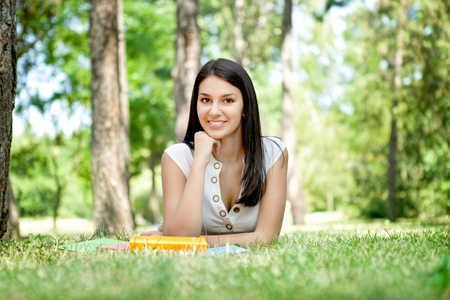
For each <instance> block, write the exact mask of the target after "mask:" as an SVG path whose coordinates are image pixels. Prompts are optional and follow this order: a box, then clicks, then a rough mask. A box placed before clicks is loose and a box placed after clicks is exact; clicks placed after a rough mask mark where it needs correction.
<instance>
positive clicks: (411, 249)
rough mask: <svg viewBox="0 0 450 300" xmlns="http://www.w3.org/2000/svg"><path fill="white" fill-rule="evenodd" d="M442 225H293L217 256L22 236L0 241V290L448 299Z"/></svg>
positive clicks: (449, 277) (62, 294)
mask: <svg viewBox="0 0 450 300" xmlns="http://www.w3.org/2000/svg"><path fill="white" fill-rule="evenodd" d="M449 231H450V226H448V225H444V226H426V227H423V226H420V225H387V226H384V225H382V226H380V225H376V226H375V225H364V226H362V227H361V226H360V227H358V228H356V227H355V228H349V227H345V228H344V229H336V228H335V227H328V228H327V227H324V228H323V229H322V230H319V231H317V230H308V228H306V227H299V228H297V230H293V231H290V232H289V233H285V234H283V235H282V236H281V237H280V238H279V239H277V240H275V241H273V242H272V243H271V244H270V245H265V246H261V245H256V246H253V247H251V248H250V252H247V253H239V254H231V255H217V256H209V255H201V254H198V253H174V252H158V251H144V252H141V253H133V252H125V251H124V252H119V251H107V252H104V251H101V252H91V253H77V252H70V251H66V250H58V249H57V245H58V244H60V243H67V242H74V241H81V240H86V239H89V238H90V237H85V236H78V237H73V238H67V237H60V238H58V239H55V238H52V237H40V236H30V238H29V239H28V240H25V241H20V242H15V241H9V242H2V243H0V299H251V300H256V299H450V282H449V281H450V237H449ZM97 237H98V236H96V237H95V238H97ZM119 238H121V239H124V238H126V237H122V236H119Z"/></svg>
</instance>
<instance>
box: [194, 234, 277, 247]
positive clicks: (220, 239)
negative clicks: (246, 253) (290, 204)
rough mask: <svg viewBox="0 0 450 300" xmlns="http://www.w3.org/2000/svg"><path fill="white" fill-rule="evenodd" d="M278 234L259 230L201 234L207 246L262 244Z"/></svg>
mask: <svg viewBox="0 0 450 300" xmlns="http://www.w3.org/2000/svg"><path fill="white" fill-rule="evenodd" d="M277 236H278V234H267V233H259V232H256V231H255V232H244V233H235V234H220V235H202V237H204V238H205V239H206V241H207V242H208V246H209V247H219V246H226V245H234V244H238V245H239V246H242V247H247V246H249V245H250V244H264V243H268V242H270V241H272V239H273V238H275V237H277Z"/></svg>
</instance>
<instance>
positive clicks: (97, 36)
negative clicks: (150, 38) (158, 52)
mask: <svg viewBox="0 0 450 300" xmlns="http://www.w3.org/2000/svg"><path fill="white" fill-rule="evenodd" d="M90 3H91V7H90V11H89V19H90V30H89V47H90V56H91V74H92V79H91V93H92V95H91V103H92V136H91V164H92V170H91V179H92V190H93V195H94V223H95V226H96V227H97V229H101V230H112V231H115V230H125V231H128V232H129V231H131V230H133V229H134V221H133V217H132V211H131V205H130V201H129V196H128V185H127V174H126V163H125V162H124V160H123V158H124V154H123V147H122V126H121V116H122V114H121V104H120V87H119V85H120V84H119V58H118V23H117V21H118V20H117V19H118V18H117V1H115V0H108V1H105V0H91V1H90Z"/></svg>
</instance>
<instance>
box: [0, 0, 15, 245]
mask: <svg viewBox="0 0 450 300" xmlns="http://www.w3.org/2000/svg"><path fill="white" fill-rule="evenodd" d="M16 27H17V21H16V1H15V0H2V1H1V2H0V120H1V122H0V238H2V237H3V235H5V233H6V231H7V228H8V216H9V213H8V207H7V201H6V192H7V188H8V175H9V157H10V153H11V140H12V111H13V109H14V100H15V97H16V86H17V33H16Z"/></svg>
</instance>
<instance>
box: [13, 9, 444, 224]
mask: <svg viewBox="0 0 450 300" xmlns="http://www.w3.org/2000/svg"><path fill="white" fill-rule="evenodd" d="M62 2H64V5H62ZM400 7H403V8H402V9H403V12H404V17H401V16H402V15H401V14H400V13H399V9H400ZM283 9H284V1H268V0H258V1H256V2H255V1H248V0H199V1H198V15H197V17H196V22H197V24H198V28H199V34H200V46H201V55H200V62H201V64H203V63H205V62H206V61H207V60H209V59H210V58H217V57H226V58H231V59H235V60H237V61H240V62H241V63H242V64H243V65H244V66H245V67H246V68H247V70H248V71H249V73H250V75H251V77H252V79H253V80H254V83H255V87H256V91H257V94H258V98H259V102H260V103H259V104H260V111H261V117H262V127H263V134H265V135H275V136H279V135H280V132H281V130H282V127H281V124H282V119H283V115H282V110H281V103H282V101H281V98H282V97H281V95H282V76H281V74H282V70H283V65H282V63H281V47H280V45H281V38H282V29H283V27H282V25H283ZM88 10H89V5H88V4H87V3H85V2H81V1H69V0H67V1H38V0H32V1H17V15H18V53H19V54H20V56H19V64H18V72H19V76H18V79H19V84H18V91H17V95H18V96H17V105H16V109H15V118H16V121H15V122H17V123H23V126H22V129H21V130H20V131H19V130H17V131H15V132H14V135H15V136H14V140H13V145H12V152H11V170H10V174H11V181H12V186H13V190H14V195H15V198H16V199H17V201H18V207H19V211H20V212H21V214H22V216H38V215H41V216H42V215H55V213H54V212H55V209H54V208H55V203H56V199H57V194H58V193H57V191H58V184H57V182H56V179H55V178H56V177H55V174H56V172H55V168H54V163H53V167H52V158H51V155H54V151H53V150H52V149H54V148H55V147H58V149H59V152H58V155H59V156H58V157H56V158H55V159H57V162H59V164H58V167H59V173H58V174H60V175H59V176H60V177H59V181H60V182H63V179H64V178H65V176H66V175H67V173H71V174H73V175H71V176H69V179H70V180H68V183H66V185H65V189H64V190H63V192H62V196H61V200H60V203H61V204H60V209H59V214H60V215H61V216H64V217H70V216H78V217H84V218H91V217H92V194H91V185H90V179H89V177H90V165H89V163H86V161H87V162H89V159H90V152H89V148H88V146H89V135H90V125H91V124H90V122H91V121H90V109H89V108H88V103H89V99H90V90H89V84H90V62H89V53H88V50H89V49H88V46H87V45H88V29H89V25H88ZM176 12H177V4H176V2H175V1H170V0H140V1H131V0H125V1H124V25H125V27H124V28H125V38H126V47H127V48H126V52H127V78H128V84H129V92H128V96H129V105H130V142H131V166H130V176H131V178H130V199H131V202H132V205H133V210H134V213H135V214H136V216H142V217H143V218H144V219H145V220H147V222H148V221H151V222H158V221H159V220H160V217H161V213H162V212H161V207H162V205H161V203H162V202H161V201H162V197H161V185H160V171H159V164H160V157H161V154H162V152H163V150H164V149H165V148H166V147H167V146H168V145H169V144H170V143H173V142H176V140H175V127H174V124H175V116H176V114H175V96H174V88H175V85H174V80H173V79H172V76H171V72H172V69H173V68H174V66H175V65H176V64H175V62H176V60H175V49H176V48H175V45H176V41H177V34H176V30H177V21H176V20H177V15H176ZM449 15H450V7H449V4H448V3H447V2H446V1H433V2H429V1H422V0H416V1H412V0H411V1H409V0H408V1H402V2H401V1H400V0H399V1H393V0H391V1H387V0H383V1H379V2H378V1H325V0H323V1H301V2H295V1H294V2H293V6H292V31H291V34H292V42H291V44H292V46H291V51H292V70H291V78H290V79H291V81H292V105H293V120H294V125H295V129H296V131H297V138H298V141H297V143H296V146H297V149H298V150H297V155H298V170H299V171H300V174H301V180H300V182H299V186H301V187H302V196H303V199H304V206H305V212H306V213H310V212H316V211H339V212H342V213H343V214H344V216H345V217H347V218H361V217H363V218H387V217H388V208H389V205H388V203H389V202H388V199H389V184H388V182H389V180H388V173H389V172H388V166H389V146H390V144H391V145H393V143H391V142H390V133H391V129H392V120H394V119H395V121H396V122H395V123H396V133H397V145H396V146H395V147H394V148H393V149H395V150H396V160H395V161H396V164H395V168H393V169H392V170H393V171H395V172H391V176H394V178H395V184H394V185H391V195H392V191H393V190H392V188H395V197H392V198H391V199H393V200H395V204H396V213H395V216H396V218H414V219H419V220H423V221H427V220H434V221H436V220H438V218H439V217H444V218H445V217H446V218H448V215H449V214H450V179H449V178H450V175H449V170H450V162H449V159H448V156H449V143H450V134H449V132H448V127H449V117H450V99H449V98H450V92H449V87H450V83H449V80H450V79H449V78H450V77H449V76H448V67H447V66H448V65H450V29H449V28H450V26H449V25H450V20H449ZM401 18H403V19H401ZM399 26H401V27H402V28H403V30H404V32H403V35H402V36H401V41H402V44H401V45H402V62H401V69H399V68H397V71H396V68H395V65H396V64H395V62H396V59H395V57H396V52H397V53H398V51H396V50H397V49H398V45H399V44H398V43H399V42H400V39H399V35H400V34H399ZM397 57H398V56H397ZM397 62H398V61H397ZM397 65H398V64H397ZM396 72H397V73H396ZM396 75H397V78H399V79H400V84H397V86H396V85H395V78H396ZM399 79H397V82H398V81H399ZM395 99H397V100H395ZM394 100H395V101H396V102H397V105H395V106H392V103H393V101H394ZM391 107H392V108H391ZM52 116H53V117H52ZM52 118H53V119H54V122H52V121H51V120H52ZM36 119H38V120H46V121H45V123H43V124H45V125H41V127H39V126H37V125H36V124H37V123H36V121H35V120H36ZM64 120H66V122H63V121H64ZM76 120H78V121H76ZM41 122H43V121H41ZM69 124H70V125H69ZM77 145H78V146H77ZM49 149H50V150H49ZM52 153H53V154H52ZM76 157H78V159H76ZM76 161H78V162H77V163H76ZM26 162H30V163H26ZM75 165H76V167H74V166H75ZM392 174H393V175H392ZM391 219H394V218H391Z"/></svg>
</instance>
